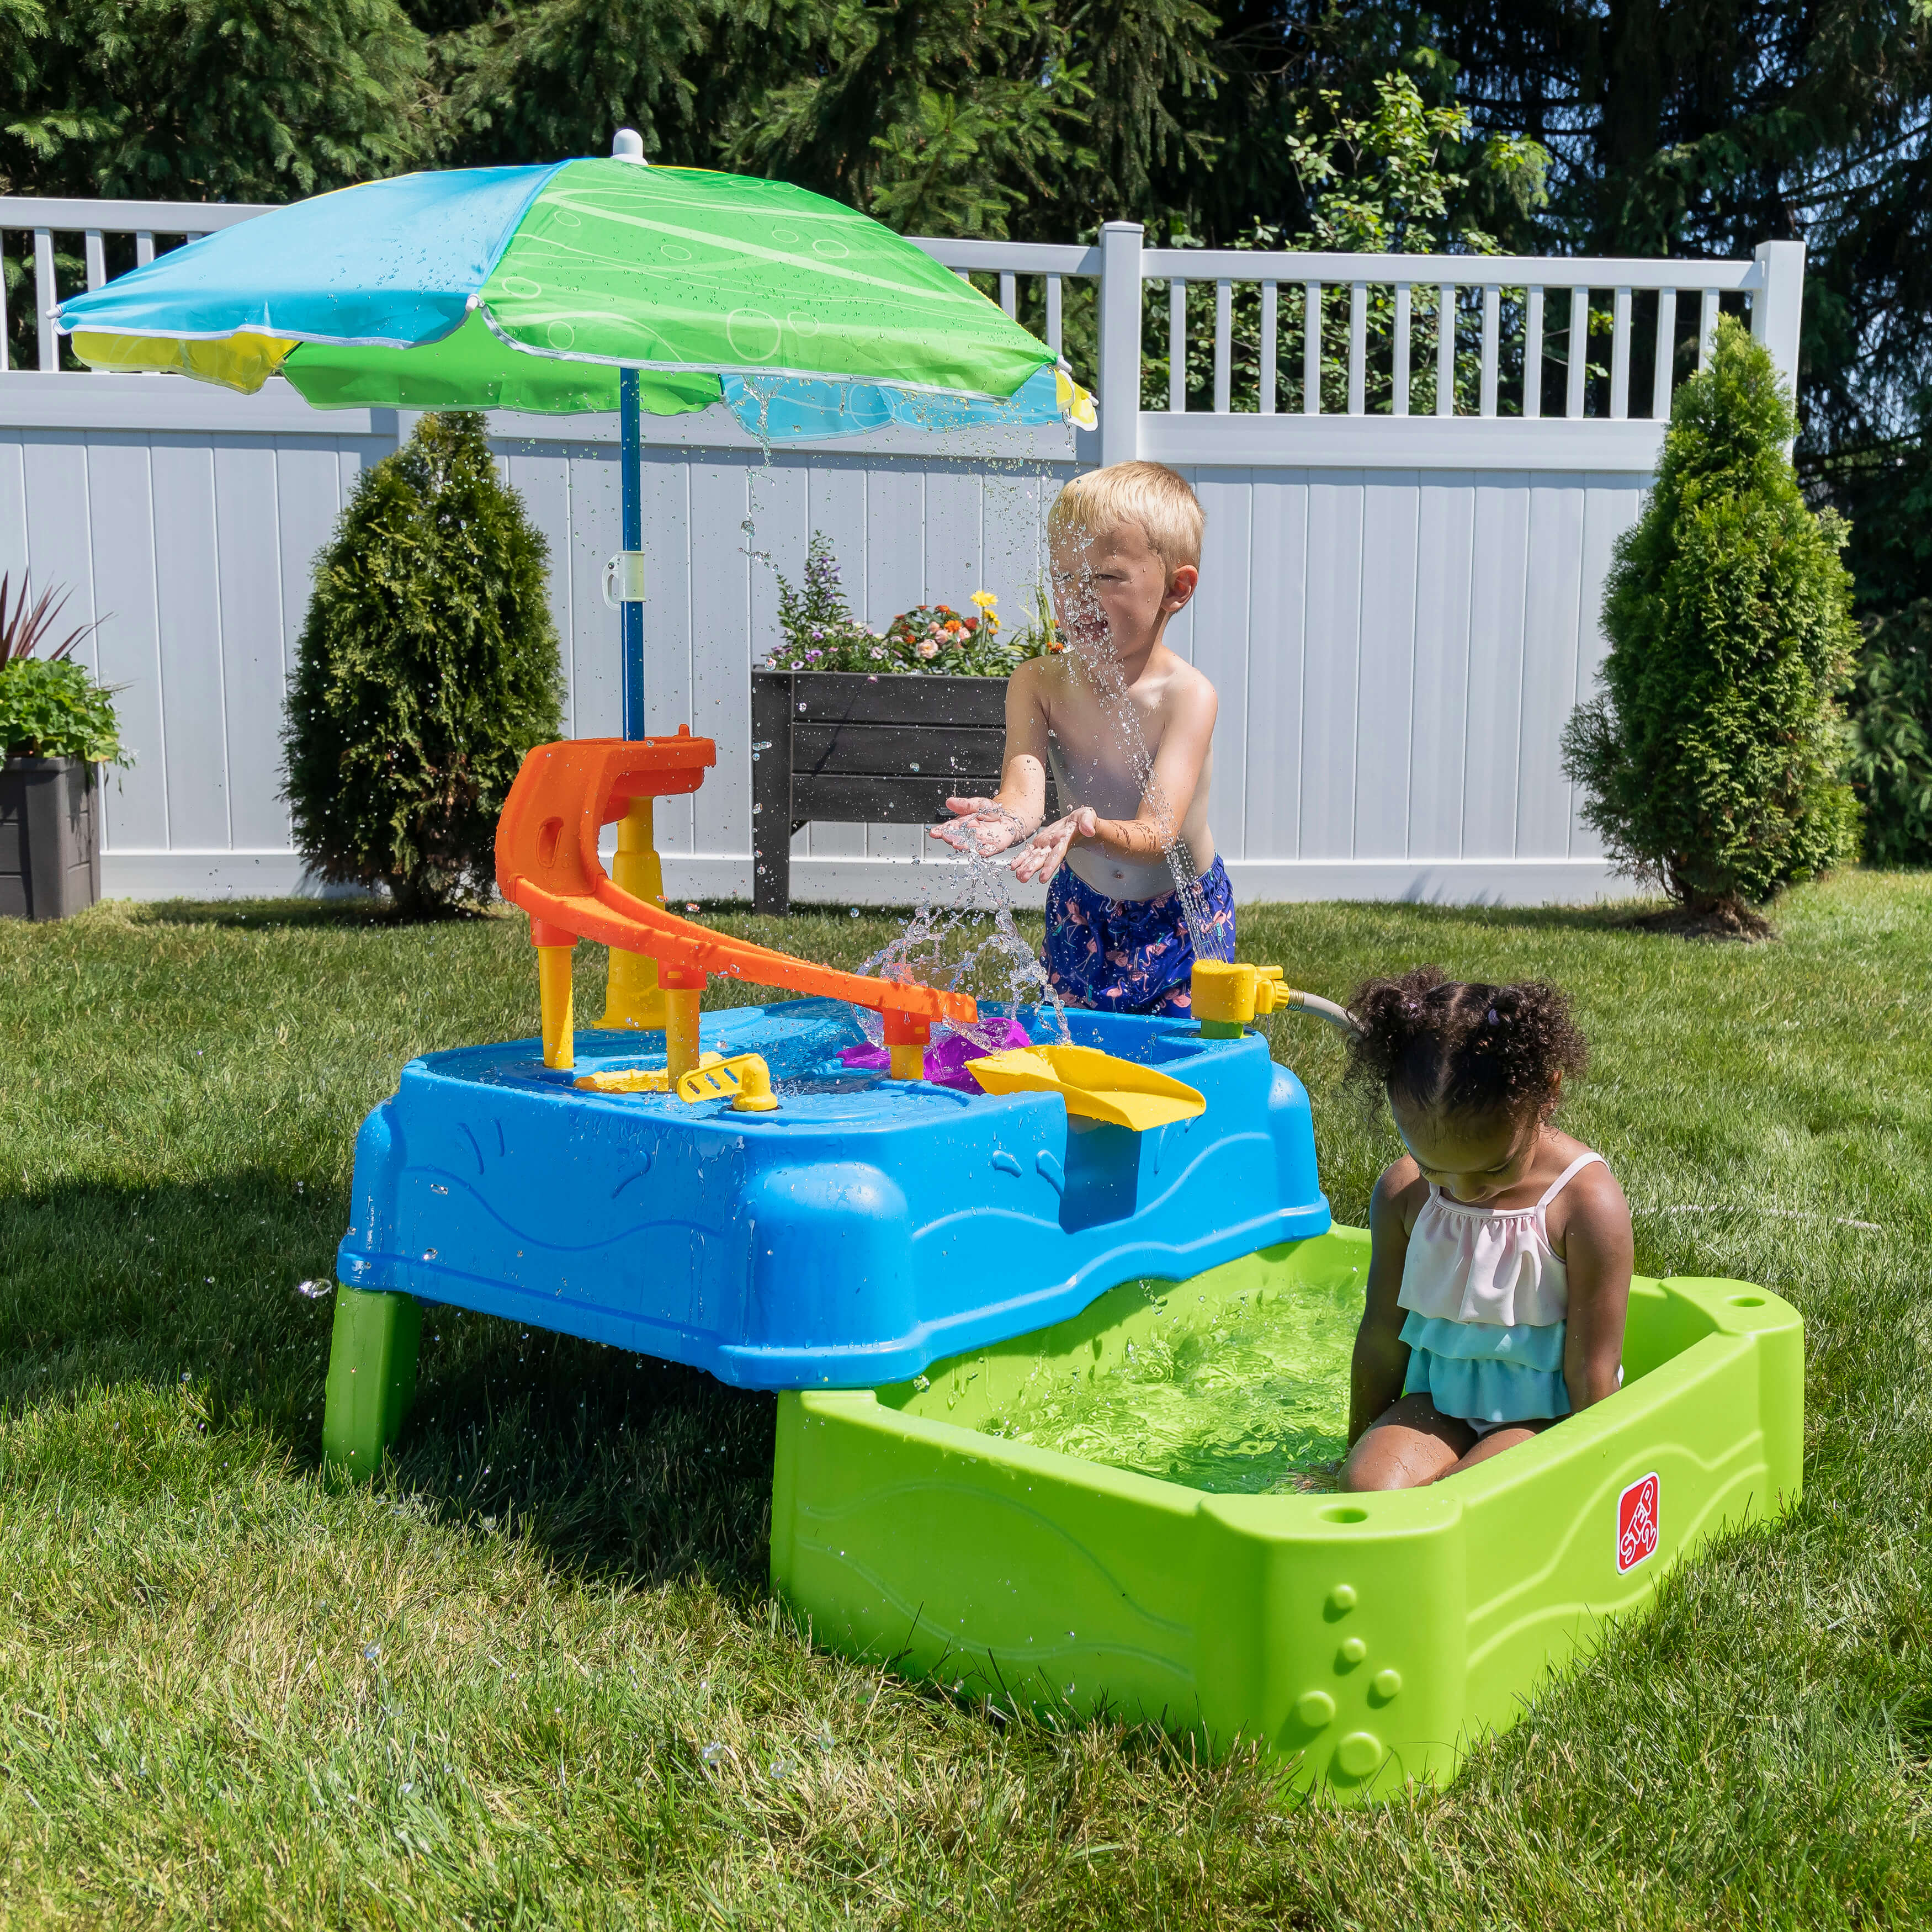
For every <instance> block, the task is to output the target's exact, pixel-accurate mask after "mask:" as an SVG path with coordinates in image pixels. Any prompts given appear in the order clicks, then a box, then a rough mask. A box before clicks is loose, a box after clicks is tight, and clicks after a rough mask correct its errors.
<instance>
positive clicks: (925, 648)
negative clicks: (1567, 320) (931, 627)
mask: <svg viewBox="0 0 1932 1932" xmlns="http://www.w3.org/2000/svg"><path fill="white" fill-rule="evenodd" d="M913 649H914V650H916V652H918V653H919V655H920V656H921V657H922V658H927V659H929V660H930V659H932V658H936V657H937V656H938V655H939V646H938V645H937V644H935V643H934V642H933V641H932V639H931V638H930V637H922V638H920V639H919V642H918V643H916V644H915V645H914V646H913Z"/></svg>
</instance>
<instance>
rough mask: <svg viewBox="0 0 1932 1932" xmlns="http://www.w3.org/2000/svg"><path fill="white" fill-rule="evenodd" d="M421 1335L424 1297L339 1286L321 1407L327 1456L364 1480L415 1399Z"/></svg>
mask: <svg viewBox="0 0 1932 1932" xmlns="http://www.w3.org/2000/svg"><path fill="white" fill-rule="evenodd" d="M421 1340H422V1303H421V1302H419V1301H417V1300H416V1297H415V1296H414V1295H386V1294H372V1293H369V1292H365V1291H364V1290H363V1289H359V1288H343V1287H339V1286H338V1288H337V1289H336V1291H335V1334H333V1336H332V1337H331V1338H330V1341H329V1383H328V1392H327V1395H326V1400H325V1401H324V1404H323V1412H322V1453H323V1458H324V1460H326V1461H327V1462H329V1463H333V1464H334V1465H335V1467H336V1468H337V1469H341V1470H344V1471H346V1472H347V1473H348V1474H350V1475H353V1476H359V1477H362V1478H365V1480H366V1479H367V1478H370V1477H372V1476H374V1475H375V1473H376V1472H377V1470H378V1469H380V1468H381V1467H382V1466H383V1451H385V1450H386V1449H387V1448H389V1445H390V1444H391V1443H392V1442H395V1439H396V1438H397V1436H398V1435H400V1434H401V1432H402V1427H403V1418H404V1416H405V1415H407V1414H408V1413H409V1408H410V1403H412V1402H413V1401H414V1400H415V1399H416V1345H417V1343H419V1341H421Z"/></svg>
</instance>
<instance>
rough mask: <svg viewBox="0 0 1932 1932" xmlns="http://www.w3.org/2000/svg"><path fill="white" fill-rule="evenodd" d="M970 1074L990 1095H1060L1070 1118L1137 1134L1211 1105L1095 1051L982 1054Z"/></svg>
mask: <svg viewBox="0 0 1932 1932" xmlns="http://www.w3.org/2000/svg"><path fill="white" fill-rule="evenodd" d="M966 1070H967V1071H968V1073H971V1075H972V1076H973V1077H974V1079H976V1080H977V1081H978V1082H979V1083H980V1085H981V1086H982V1087H983V1088H985V1089H986V1091H987V1092H988V1093H989V1094H1058V1095H1059V1096H1060V1097H1061V1099H1062V1100H1064V1101H1065V1102H1066V1103H1067V1112H1069V1113H1070V1114H1077V1115H1079V1116H1080V1117H1081V1118H1082V1119H1083V1120H1089V1121H1112V1123H1113V1124H1114V1125H1115V1126H1116V1127H1131V1128H1133V1130H1134V1132H1135V1133H1137V1134H1144V1133H1146V1132H1147V1131H1148V1129H1149V1128H1150V1127H1167V1126H1169V1125H1170V1124H1172V1123H1173V1122H1174V1121H1191V1120H1192V1119H1193V1118H1194V1116H1195V1115H1196V1114H1199V1113H1203V1112H1205V1111H1206V1109H1207V1106H1208V1103H1207V1102H1206V1101H1205V1100H1203V1099H1202V1097H1201V1096H1200V1094H1199V1093H1197V1092H1196V1091H1195V1089H1194V1088H1192V1087H1190V1086H1187V1085H1185V1084H1184V1082H1181V1081H1178V1080H1175V1079H1172V1078H1171V1077H1170V1076H1168V1075H1167V1074H1165V1073H1156V1072H1155V1071H1154V1069H1153V1068H1152V1067H1139V1066H1136V1064H1135V1063H1134V1062H1133V1061H1131V1060H1120V1059H1117V1058H1115V1056H1114V1055H1112V1054H1111V1053H1103V1052H1101V1051H1100V1049H1099V1048H1098V1047H1097V1046H1022V1047H1016V1048H1014V1049H1013V1050H1012V1051H1010V1052H1006V1053H987V1054H982V1055H980V1058H978V1059H977V1060H969V1061H967V1063H966Z"/></svg>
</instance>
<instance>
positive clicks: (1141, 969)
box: [1040, 859, 1235, 1019]
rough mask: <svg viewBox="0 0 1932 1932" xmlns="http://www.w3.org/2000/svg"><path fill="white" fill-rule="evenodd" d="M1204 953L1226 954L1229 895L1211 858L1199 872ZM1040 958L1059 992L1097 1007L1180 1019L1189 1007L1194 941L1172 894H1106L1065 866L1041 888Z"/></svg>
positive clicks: (1231, 947) (1231, 928) (1221, 868)
mask: <svg viewBox="0 0 1932 1932" xmlns="http://www.w3.org/2000/svg"><path fill="white" fill-rule="evenodd" d="M1201 896H1202V900H1203V901H1204V902H1205V905H1206V907H1207V913H1208V932H1209V934H1210V935H1211V936H1212V939H1213V941H1214V942H1217V943H1215V944H1214V945H1213V947H1212V952H1213V953H1214V955H1215V956H1218V957H1220V958H1221V959H1233V957H1234V956H1235V894H1234V888H1233V887H1232V886H1230V885H1229V883H1228V868H1226V866H1225V865H1223V864H1222V862H1220V859H1216V860H1215V861H1214V864H1213V865H1210V866H1209V867H1208V869H1207V871H1205V872H1204V873H1203V874H1202V875H1201ZM1040 963H1041V964H1042V965H1043V966H1044V967H1045V968H1046V977H1048V979H1049V980H1051V981H1052V983H1053V989H1054V991H1055V992H1057V993H1058V995H1060V997H1061V998H1062V999H1063V1000H1065V1001H1069V1002H1070V1004H1073V1005H1075V1006H1080V1007H1092V1008H1095V1009H1097V1010H1100V1011H1101V1012H1103V1013H1161V1014H1166V1015H1168V1016H1171V1017H1175V1018H1180V1019H1185V1018H1186V1017H1187V1016H1188V1015H1189V1014H1190V1013H1191V1012H1192V1011H1193V999H1192V998H1191V996H1190V992H1189V988H1188V981H1189V978H1190V975H1191V974H1193V971H1194V942H1193V940H1192V939H1191V938H1190V937H1189V935H1188V931H1187V920H1186V919H1184V917H1183V916H1182V915H1181V895H1180V893H1179V892H1163V893H1162V894H1161V895H1160V897H1159V898H1151V899H1110V898H1103V897H1102V896H1101V895H1100V893H1098V892H1096V891H1095V890H1094V888H1093V887H1092V886H1090V885H1088V883H1087V882H1086V880H1084V879H1082V878H1081V877H1079V876H1078V875H1077V874H1076V873H1075V872H1074V871H1073V869H1072V868H1070V867H1069V866H1066V865H1063V866H1061V868H1060V870H1059V871H1057V872H1055V874H1054V875H1053V880H1052V883H1051V884H1050V885H1049V886H1048V887H1047V892H1046V945H1045V946H1044V947H1043V948H1042V949H1041V950H1040Z"/></svg>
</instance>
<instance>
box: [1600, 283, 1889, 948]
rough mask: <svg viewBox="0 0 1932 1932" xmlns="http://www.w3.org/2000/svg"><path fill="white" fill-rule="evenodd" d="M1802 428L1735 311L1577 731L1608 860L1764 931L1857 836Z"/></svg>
mask: <svg viewBox="0 0 1932 1932" xmlns="http://www.w3.org/2000/svg"><path fill="white" fill-rule="evenodd" d="M1796 429H1797V423H1796V416H1795V415H1794V413H1793V408H1792V405H1791V401H1790V396H1789V394H1788V392H1787V390H1786V389H1785V387H1784V385H1783V384H1782V383H1781V382H1780V381H1779V380H1778V373H1777V371H1776V369H1775V367H1774V366H1773V365H1772V360H1771V357H1770V356H1769V353H1767V352H1766V350H1764V349H1763V347H1760V345H1759V344H1757V343H1755V342H1754V341H1752V340H1751V337H1750V335H1749V334H1748V332H1746V331H1745V329H1744V328H1743V326H1742V325H1741V324H1740V323H1737V322H1736V321H1735V320H1733V319H1731V318H1730V317H1726V318H1725V319H1724V320H1722V321H1721V323H1719V324H1718V335H1717V341H1716V342H1715V345H1714V347H1713V350H1712V357H1711V362H1710V366H1709V368H1706V370H1704V371H1703V372H1702V373H1701V374H1698V375H1697V376H1695V377H1692V378H1691V380H1689V381H1688V382H1687V383H1685V384H1684V385H1683V386H1682V388H1681V389H1679V391H1678V392H1677V399H1676V406H1675V407H1673V410H1672V411H1671V419H1670V431H1669V432H1668V434H1667V436H1666V437H1665V439H1664V456H1663V460H1662V461H1661V463H1660V464H1659V466H1658V474H1657V482H1656V485H1655V488H1653V489H1652V491H1651V493H1650V496H1649V501H1648V502H1647V504H1646V506H1645V509H1644V513H1643V516H1642V517H1640V519H1639V520H1638V521H1637V523H1636V524H1635V525H1634V526H1632V528H1631V529H1629V530H1628V531H1626V532H1625V534H1624V535H1623V536H1622V538H1619V541H1618V544H1617V548H1616V559H1615V561H1614V562H1613V565H1612V567H1611V570H1610V577H1609V580H1608V581H1607V584H1606V586H1605V589H1604V631H1606V633H1607V634H1608V636H1609V638H1610V654H1609V656H1608V658H1607V660H1606V661H1605V663H1604V672H1603V682H1604V688H1603V690H1602V691H1601V693H1600V694H1598V696H1597V697H1595V698H1593V699H1592V700H1590V701H1589V703H1585V704H1583V705H1580V706H1578V707H1577V711H1576V712H1575V713H1574V715H1572V717H1571V721H1570V725H1569V728H1568V730H1567V732H1566V733H1565V737H1564V769H1565V772H1567V773H1568V775H1569V776H1570V778H1571V780H1572V781H1574V782H1575V783H1576V784H1578V785H1580V786H1581V787H1583V790H1584V791H1585V793H1586V802H1585V804H1584V806H1583V815H1584V817H1586V819H1587V820H1589V823H1591V824H1592V826H1595V828H1596V829H1597V831H1598V832H1599V833H1600V834H1601V835H1602V838H1603V839H1604V844H1605V846H1606V847H1607V850H1609V852H1610V856H1611V857H1612V858H1613V859H1614V860H1615V861H1616V863H1617V864H1618V865H1620V866H1621V867H1622V868H1624V869H1625V871H1628V872H1631V873H1633V874H1635V875H1637V877H1643V878H1646V879H1649V880H1655V881H1656V882H1657V883H1660V884H1661V885H1662V886H1663V887H1664V889H1665V890H1666V891H1667V892H1669V893H1670V896H1671V897H1672V898H1673V899H1675V900H1676V901H1677V902H1678V904H1679V907H1680V908H1681V909H1682V910H1683V911H1684V912H1685V913H1688V914H1690V915H1692V916H1694V918H1697V919H1702V920H1705V921H1707V922H1709V923H1710V925H1711V926H1712V929H1718V930H1722V929H1730V930H1733V931H1739V932H1762V931H1764V930H1766V927H1765V925H1764V922H1763V919H1762V918H1761V917H1760V916H1758V915H1757V914H1756V913H1754V912H1753V911H1752V910H1751V908H1752V907H1754V906H1757V905H1761V904H1763V903H1765V902H1766V901H1768V900H1769V899H1771V898H1773V897H1775V895H1777V893H1778V892H1780V891H1781V890H1782V889H1784V886H1787V885H1789V884H1790V883H1793V882H1794V881H1796V880H1800V879H1804V878H1807V877H1811V875H1813V874H1816V873H1818V872H1821V871H1825V870H1826V869H1827V868H1829V867H1831V866H1832V865H1837V864H1839V863H1841V862H1843V861H1844V860H1846V859H1852V858H1854V857H1855V856H1856V855H1857V851H1858V806H1857V804H1856V802H1855V799H1853V796H1852V790H1851V787H1850V786H1849V784H1848V783H1847V782H1846V776H1845V767H1846V760H1847V756H1848V753H1849V743H1848V734H1847V733H1846V727H1845V724H1844V719H1843V713H1842V712H1841V709H1840V707H1839V704H1838V694H1839V693H1840V692H1841V691H1842V690H1843V688H1844V686H1845V685H1846V682H1848V680H1849V676H1850V672H1851V667H1852V660H1853V658H1854V656H1855V653H1856V651H1857V647H1858V633H1857V630H1856V628H1855V626H1854V625H1853V624H1852V618H1851V594H1852V590H1851V579H1850V577H1849V574H1848V573H1847V572H1846V569H1845V567H1844V565H1843V563H1842V562H1841V561H1840V559H1839V556H1838V552H1839V550H1841V548H1842V547H1843V543H1844V540H1845V534H1846V527H1845V525H1844V523H1843V520H1842V519H1841V518H1839V517H1838V516H1836V515H1835V514H1834V513H1832V512H1831V511H1826V513H1824V514H1823V515H1822V516H1821V515H1819V514H1814V512H1813V511H1812V510H1811V508H1809V506H1808V505H1807V504H1806V502H1805V499H1804V496H1803V495H1802V493H1801V492H1800V490H1799V484H1798V478H1797V477H1796V474H1795V473H1794V472H1793V469H1792V466H1791V461H1790V456H1789V455H1788V453H1787V451H1788V447H1789V445H1790V440H1791V438H1792V437H1793V436H1794V435H1795V434H1796Z"/></svg>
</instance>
